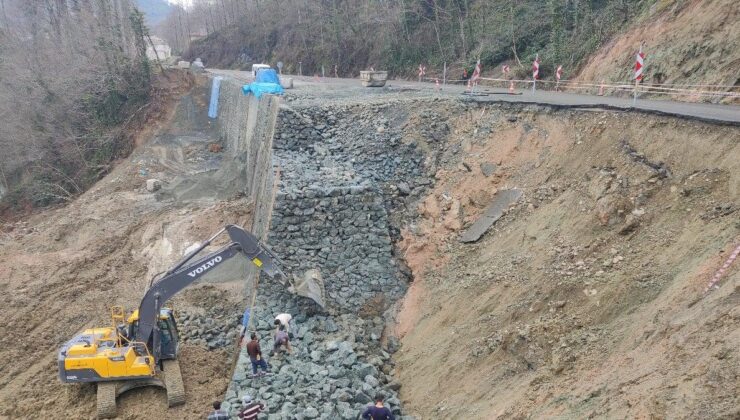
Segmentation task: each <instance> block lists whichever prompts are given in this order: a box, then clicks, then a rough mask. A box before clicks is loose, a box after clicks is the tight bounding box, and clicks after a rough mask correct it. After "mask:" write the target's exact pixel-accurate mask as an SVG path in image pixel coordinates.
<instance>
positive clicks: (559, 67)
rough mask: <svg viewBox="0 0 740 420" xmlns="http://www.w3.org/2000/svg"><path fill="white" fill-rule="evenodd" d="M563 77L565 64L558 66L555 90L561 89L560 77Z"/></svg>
mask: <svg viewBox="0 0 740 420" xmlns="http://www.w3.org/2000/svg"><path fill="white" fill-rule="evenodd" d="M561 77H563V66H558V69H557V70H555V91H556V92H559V91H560V78H561Z"/></svg>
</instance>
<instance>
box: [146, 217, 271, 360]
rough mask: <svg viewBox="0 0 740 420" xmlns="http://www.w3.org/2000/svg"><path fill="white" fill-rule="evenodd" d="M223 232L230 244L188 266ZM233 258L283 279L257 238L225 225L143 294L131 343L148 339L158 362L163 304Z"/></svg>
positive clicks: (267, 249) (239, 228) (238, 228)
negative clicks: (244, 258)
mask: <svg viewBox="0 0 740 420" xmlns="http://www.w3.org/2000/svg"><path fill="white" fill-rule="evenodd" d="M224 231H226V232H228V234H229V237H230V238H231V243H230V244H228V245H226V246H224V247H223V248H221V249H219V250H218V251H216V252H213V253H211V254H208V255H206V256H204V257H201V258H198V259H197V260H195V261H192V262H191V260H192V259H193V258H195V256H196V255H197V254H198V253H199V252H200V251H202V250H203V249H204V248H205V247H207V246H208V245H209V244H210V243H211V242H212V241H213V240H214V239H215V238H217V237H218V236H219V235H221V234H222V233H223V232H224ZM236 255H244V256H246V257H247V258H248V259H249V260H250V261H252V263H253V264H254V265H255V266H256V267H258V268H259V269H260V270H262V271H263V272H265V273H266V274H267V275H268V276H270V277H279V278H280V279H281V280H282V279H283V278H284V277H285V274H284V273H283V272H282V270H281V269H280V267H279V266H278V259H277V257H276V256H275V255H274V254H273V253H272V251H270V249H269V248H267V246H265V245H264V244H262V243H261V242H260V241H259V240H258V239H257V237H255V236H254V235H252V234H251V233H249V232H247V231H245V230H244V229H242V228H241V227H239V226H236V225H227V226H226V227H225V228H224V229H222V230H221V231H219V232H218V233H217V234H216V235H214V236H213V237H211V238H210V239H209V240H207V241H206V242H204V243H203V244H201V245H200V246H199V247H198V248H197V249H195V250H194V251H193V252H191V253H189V254H188V255H186V256H185V257H184V258H183V259H182V260H181V261H180V262H178V263H177V264H176V265H175V266H174V267H173V268H171V269H170V270H168V271H167V273H165V275H164V276H163V277H162V278H160V279H159V280H157V281H156V282H155V283H154V284H153V285H152V286H151V287H150V288H149V290H147V292H146V294H144V298H143V299H142V300H141V304H140V305H139V327H138V329H137V332H136V337H135V340H136V341H138V342H143V343H147V342H149V338H153V343H152V349H153V352H152V353H153V355H154V359H155V360H157V361H158V360H159V356H160V355H159V349H160V346H159V334H157V328H158V323H157V318H158V316H159V313H160V310H161V309H162V306H163V305H164V303H165V302H167V300H169V299H170V298H172V297H173V296H174V295H176V294H177V293H179V292H180V291H181V290H182V289H184V288H186V287H187V286H189V285H190V284H192V283H193V282H194V281H196V280H198V279H199V278H201V277H203V276H204V275H206V274H207V273H208V272H210V271H211V270H213V269H214V268H215V267H217V266H218V265H220V264H222V263H223V262H224V261H226V260H228V259H230V258H232V257H234V256H236ZM152 333H154V334H152Z"/></svg>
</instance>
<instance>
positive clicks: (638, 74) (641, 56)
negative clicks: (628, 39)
mask: <svg viewBox="0 0 740 420" xmlns="http://www.w3.org/2000/svg"><path fill="white" fill-rule="evenodd" d="M644 66H645V53H644V52H642V44H640V51H638V52H637V55H636V56H635V92H634V96H633V98H632V104H633V105H634V104H636V103H637V86H638V85H639V83H640V81H641V80H642V71H643V67H644Z"/></svg>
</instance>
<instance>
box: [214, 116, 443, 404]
mask: <svg viewBox="0 0 740 420" xmlns="http://www.w3.org/2000/svg"><path fill="white" fill-rule="evenodd" d="M403 120H404V118H403V116H402V115H399V113H398V111H397V110H394V109H391V108H390V107H388V106H383V105H375V106H373V107H369V108H368V107H364V106H358V105H343V106H335V107H331V106H323V107H308V106H307V107H295V106H294V107H293V108H288V107H282V108H281V110H280V112H279V114H278V122H277V127H276V133H275V138H274V148H273V156H274V157H273V163H274V165H275V169H276V172H278V173H280V182H279V187H278V191H277V195H276V200H275V205H274V208H273V214H272V219H271V226H270V234H269V238H268V243H269V244H270V246H271V247H272V249H273V250H274V251H275V252H276V253H277V255H279V256H280V257H281V259H282V260H283V261H284V265H285V271H286V273H289V274H288V275H291V274H295V275H301V274H302V273H304V272H305V271H306V270H309V269H319V270H320V271H321V273H322V277H323V279H324V283H325V288H326V301H327V305H326V306H327V308H326V309H322V308H321V307H320V306H318V305H317V304H316V303H314V302H313V301H311V300H309V299H306V298H302V297H299V296H296V295H293V294H290V293H288V291H287V290H286V289H285V287H284V286H283V285H281V284H279V283H277V282H271V281H269V280H267V279H262V280H261V283H260V287H259V292H258V295H257V298H256V303H255V307H254V312H253V314H252V316H253V324H254V327H255V330H256V332H257V334H258V335H259V337H260V343H261V347H262V348H263V352H264V353H267V350H268V349H271V347H272V335H273V320H274V317H275V315H277V314H279V313H283V312H287V313H290V314H292V315H293V320H292V322H291V324H292V326H291V329H292V331H293V333H294V338H293V340H292V342H291V344H292V346H293V353H292V354H291V355H281V356H275V357H271V358H269V357H268V362H269V364H270V365H271V370H272V372H273V374H272V375H268V376H264V377H259V378H252V372H251V364H250V363H249V358H248V356H247V355H246V353H245V352H244V351H242V353H241V354H240V355H239V359H238V362H237V365H236V368H235V370H234V374H233V379H232V381H231V384H230V385H229V388H228V390H227V392H226V395H225V398H224V400H225V402H226V406H227V408H228V409H229V410H230V413H231V414H232V415H235V414H236V413H237V412H238V409H239V407H240V403H239V400H240V398H241V397H242V396H243V395H250V396H252V397H253V398H255V399H257V400H259V401H262V402H264V403H265V404H266V406H267V408H268V413H269V414H268V416H267V418H269V419H313V418H321V419H355V418H356V417H357V414H358V413H359V412H361V410H362V409H363V408H364V407H365V406H367V405H368V404H369V403H371V402H372V400H373V397H374V396H375V395H376V394H377V393H382V394H384V395H385V398H386V399H385V401H386V404H387V405H388V406H390V407H391V408H392V409H393V411H394V413H395V414H397V415H398V416H400V418H404V417H403V408H402V406H401V402H400V400H399V398H398V392H399V389H400V384H399V383H398V382H397V381H396V380H394V364H393V360H392V358H391V356H392V354H393V353H394V352H395V351H397V350H398V341H397V340H396V339H395V338H394V337H386V336H384V331H385V327H386V325H387V324H388V323H389V322H392V320H391V319H392V317H393V315H394V314H395V306H396V303H397V302H398V301H399V300H400V299H401V298H402V297H403V295H404V293H405V291H406V289H407V285H408V282H409V277H408V276H409V271H408V269H407V268H405V266H404V265H403V263H401V262H400V260H398V259H397V258H396V256H395V252H394V242H395V240H396V239H398V236H399V223H400V221H401V220H402V217H399V215H401V214H403V213H404V212H406V211H408V208H410V207H411V206H410V203H413V202H415V201H416V200H417V199H418V197H419V196H421V194H422V193H423V191H424V190H425V187H424V186H425V185H429V184H430V183H431V181H430V180H429V176H428V174H425V173H424V170H423V168H424V163H425V162H424V154H423V152H422V151H421V150H419V149H418V148H417V147H415V146H414V145H409V144H405V143H404V142H403V141H402V127H401V126H400V123H401V121H403Z"/></svg>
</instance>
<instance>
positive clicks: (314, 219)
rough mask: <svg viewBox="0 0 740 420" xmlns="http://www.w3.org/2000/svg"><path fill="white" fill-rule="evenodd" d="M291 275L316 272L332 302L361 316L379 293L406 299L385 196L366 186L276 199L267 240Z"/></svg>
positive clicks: (333, 304) (282, 196) (392, 298)
mask: <svg viewBox="0 0 740 420" xmlns="http://www.w3.org/2000/svg"><path fill="white" fill-rule="evenodd" d="M268 242H269V243H270V244H271V245H272V248H273V250H274V251H275V252H276V253H277V254H278V255H280V258H281V259H282V260H283V262H284V263H285V268H286V271H287V272H291V273H303V272H305V271H306V270H308V269H311V268H318V269H319V270H320V271H321V273H322V276H323V278H324V281H325V285H326V293H327V297H328V303H329V305H330V306H331V307H333V308H336V309H338V310H341V311H352V312H357V311H358V309H359V308H361V307H362V305H363V304H365V303H366V302H368V301H369V300H371V299H373V298H374V297H375V296H376V295H377V294H380V293H382V294H384V295H385V296H386V298H388V299H391V300H396V299H398V298H400V297H401V296H403V293H404V291H405V282H403V281H399V273H398V268H397V265H396V262H395V259H394V257H393V250H392V245H391V238H390V236H389V229H388V215H387V213H386V210H385V207H384V203H383V198H382V195H381V194H380V193H379V192H378V191H376V190H373V189H372V188H369V187H364V186H353V187H336V188H331V189H324V190H319V191H315V190H307V191H304V192H302V193H300V194H280V195H278V197H277V199H276V203H275V208H274V210H273V218H272V229H271V231H270V236H269V241H268Z"/></svg>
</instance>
